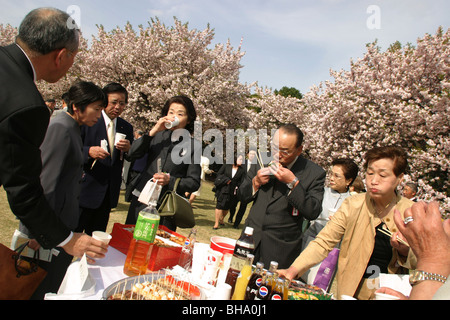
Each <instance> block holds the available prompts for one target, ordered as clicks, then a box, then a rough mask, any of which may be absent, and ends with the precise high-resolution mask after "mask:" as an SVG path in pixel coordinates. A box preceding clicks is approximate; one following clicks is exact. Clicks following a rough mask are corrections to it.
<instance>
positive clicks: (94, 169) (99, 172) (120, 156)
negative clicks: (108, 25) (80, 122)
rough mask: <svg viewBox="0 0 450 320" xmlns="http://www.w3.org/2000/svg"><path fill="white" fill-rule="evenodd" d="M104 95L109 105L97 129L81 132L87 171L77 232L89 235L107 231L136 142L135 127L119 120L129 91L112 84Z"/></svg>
mask: <svg viewBox="0 0 450 320" xmlns="http://www.w3.org/2000/svg"><path fill="white" fill-rule="evenodd" d="M103 92H104V93H105V95H106V96H107V99H108V105H107V106H106V108H105V110H104V111H102V117H101V118H100V120H99V121H98V122H97V124H95V125H94V126H92V127H87V126H84V127H82V129H81V137H82V139H83V144H84V147H83V152H84V159H85V163H86V164H88V166H87V167H88V169H87V170H85V172H84V175H83V179H82V185H81V194H80V207H81V217H80V224H79V226H78V228H77V231H80V232H81V231H85V232H86V233H87V234H89V235H90V234H92V232H93V231H106V228H107V226H108V221H109V215H110V213H111V209H112V208H115V207H117V203H118V201H119V195H120V186H121V184H122V169H123V160H124V154H125V153H126V152H128V151H129V150H130V147H131V143H132V142H133V126H132V125H131V124H129V123H128V122H127V121H125V120H124V119H122V118H120V117H119V116H120V115H121V114H122V112H123V111H124V110H125V107H126V105H127V103H128V92H127V90H126V89H125V88H124V87H123V86H122V85H120V84H118V83H110V84H108V85H107V86H105V88H103ZM109 131H110V132H109ZM116 133H122V134H124V135H125V138H123V139H121V140H119V139H117V141H116V139H115V136H116ZM109 135H110V136H111V137H110V138H109V137H108V136H109ZM102 140H104V141H107V145H108V149H107V150H104V149H103V148H102V147H101V141H102Z"/></svg>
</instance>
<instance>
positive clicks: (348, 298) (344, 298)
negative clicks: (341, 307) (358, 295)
mask: <svg viewBox="0 0 450 320" xmlns="http://www.w3.org/2000/svg"><path fill="white" fill-rule="evenodd" d="M341 300H357V299H355V298H353V297H351V296H348V295H346V294H343V295H341Z"/></svg>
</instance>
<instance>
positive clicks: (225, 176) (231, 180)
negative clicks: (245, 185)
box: [213, 156, 245, 230]
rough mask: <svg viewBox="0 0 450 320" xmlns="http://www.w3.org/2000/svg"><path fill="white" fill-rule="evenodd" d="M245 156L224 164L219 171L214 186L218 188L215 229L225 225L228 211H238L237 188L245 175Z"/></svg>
mask: <svg viewBox="0 0 450 320" xmlns="http://www.w3.org/2000/svg"><path fill="white" fill-rule="evenodd" d="M242 161H243V157H242V156H238V157H237V159H236V160H235V163H234V164H224V165H223V166H222V167H221V168H220V170H219V172H218V173H217V177H216V180H215V181H214V187H215V189H216V199H217V203H216V212H215V216H216V217H215V218H216V219H215V223H214V227H213V229H215V230H217V229H219V225H223V224H224V223H223V220H224V219H225V217H226V215H227V214H228V211H229V210H230V211H231V212H232V215H234V211H236V205H237V203H238V201H239V200H238V197H237V190H238V188H239V186H240V185H241V183H242V180H243V179H244V176H245V170H244V168H242Z"/></svg>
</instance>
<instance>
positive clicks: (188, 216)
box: [158, 178, 195, 228]
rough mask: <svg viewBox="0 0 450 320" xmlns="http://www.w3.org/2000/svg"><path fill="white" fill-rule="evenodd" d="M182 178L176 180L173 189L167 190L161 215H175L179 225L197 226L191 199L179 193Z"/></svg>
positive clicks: (160, 207)
mask: <svg viewBox="0 0 450 320" xmlns="http://www.w3.org/2000/svg"><path fill="white" fill-rule="evenodd" d="M180 180H181V179H180V178H178V179H177V180H176V181H175V185H174V187H173V190H172V191H166V193H165V194H164V196H163V198H162V199H163V200H162V202H161V205H160V206H159V209H158V212H159V215H160V216H161V217H171V216H173V217H174V219H175V224H176V225H177V227H180V228H192V227H194V226H195V218H194V211H193V210H192V206H191V204H190V203H189V201H188V200H187V199H186V198H184V197H182V196H180V195H179V194H178V193H177V187H178V184H179V183H180Z"/></svg>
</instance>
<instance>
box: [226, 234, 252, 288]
mask: <svg viewBox="0 0 450 320" xmlns="http://www.w3.org/2000/svg"><path fill="white" fill-rule="evenodd" d="M254 250H255V243H254V240H253V228H251V227H246V228H245V231H244V233H243V234H242V236H241V237H240V238H239V239H238V240H237V241H236V245H235V247H234V252H233V256H232V257H231V261H230V267H229V268H228V272H227V277H226V279H225V283H227V284H229V285H230V286H231V296H233V293H234V287H235V285H236V280H237V277H238V276H239V273H240V272H241V270H242V268H243V267H244V265H245V263H246V261H247V255H248V254H253V252H254Z"/></svg>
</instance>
